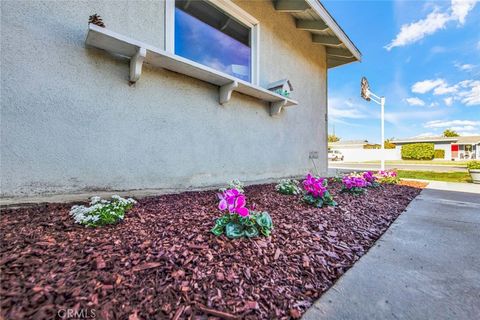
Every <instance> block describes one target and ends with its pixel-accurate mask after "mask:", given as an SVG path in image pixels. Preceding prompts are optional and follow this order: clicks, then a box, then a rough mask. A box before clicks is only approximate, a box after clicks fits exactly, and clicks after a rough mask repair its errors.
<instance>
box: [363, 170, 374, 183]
mask: <svg viewBox="0 0 480 320" xmlns="http://www.w3.org/2000/svg"><path fill="white" fill-rule="evenodd" d="M363 179H365V181H367V183H368V184H372V183H374V182H375V181H376V180H377V177H375V176H374V175H373V172H371V171H367V172H364V173H363Z"/></svg>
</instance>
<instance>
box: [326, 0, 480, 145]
mask: <svg viewBox="0 0 480 320" xmlns="http://www.w3.org/2000/svg"><path fill="white" fill-rule="evenodd" d="M322 3H323V4H324V6H325V7H326V8H327V10H329V12H330V13H331V14H332V16H333V17H334V18H335V20H336V21H337V22H338V24H339V25H340V26H341V27H342V28H343V30H344V31H345V32H346V33H347V35H348V36H349V37H350V39H351V40H352V41H353V42H354V43H355V45H356V46H357V47H358V48H359V50H360V51H361V52H362V55H363V58H362V62H361V63H358V62H356V63H351V64H348V65H344V66H340V67H337V68H334V69H330V70H329V74H328V90H329V97H328V104H329V106H328V111H329V133H333V131H335V134H336V135H337V136H339V137H340V138H341V139H342V140H364V139H366V140H368V141H369V142H375V143H379V142H380V140H381V138H380V106H379V105H377V104H375V103H374V102H367V101H365V100H363V99H362V98H360V79H361V77H362V76H365V77H367V79H368V81H369V84H370V90H371V91H372V92H373V93H375V94H376V95H379V96H385V99H386V103H385V137H386V138H387V139H388V138H397V139H398V138H407V137H420V136H435V135H441V134H442V132H443V131H444V130H445V129H452V130H455V131H457V132H458V133H460V134H461V135H480V2H476V1H475V0H462V1H458V0H453V1H322Z"/></svg>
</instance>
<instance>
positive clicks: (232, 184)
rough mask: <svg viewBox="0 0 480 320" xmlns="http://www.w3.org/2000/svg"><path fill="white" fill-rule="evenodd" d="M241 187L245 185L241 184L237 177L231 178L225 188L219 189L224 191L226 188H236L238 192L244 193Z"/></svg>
mask: <svg viewBox="0 0 480 320" xmlns="http://www.w3.org/2000/svg"><path fill="white" fill-rule="evenodd" d="M243 188H245V185H244V184H243V182H241V181H240V180H238V179H233V180H232V181H230V182H229V183H228V185H227V188H221V189H219V191H220V192H224V191H226V190H228V189H237V190H238V192H240V193H242V194H243V193H245V190H244V189H243Z"/></svg>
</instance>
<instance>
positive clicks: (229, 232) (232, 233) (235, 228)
mask: <svg viewBox="0 0 480 320" xmlns="http://www.w3.org/2000/svg"><path fill="white" fill-rule="evenodd" d="M244 234H245V232H244V230H243V226H242V225H240V224H238V223H235V222H229V223H227V225H226V226H225V235H226V236H227V237H229V238H231V239H236V238H241V237H243V236H244Z"/></svg>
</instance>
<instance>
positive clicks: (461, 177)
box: [397, 170, 472, 182]
mask: <svg viewBox="0 0 480 320" xmlns="http://www.w3.org/2000/svg"><path fill="white" fill-rule="evenodd" d="M397 172H398V176H399V177H400V178H407V179H422V180H437V181H446V182H472V179H471V178H470V174H469V173H468V172H433V171H413V170H398V171H397Z"/></svg>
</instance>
